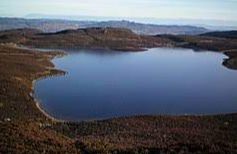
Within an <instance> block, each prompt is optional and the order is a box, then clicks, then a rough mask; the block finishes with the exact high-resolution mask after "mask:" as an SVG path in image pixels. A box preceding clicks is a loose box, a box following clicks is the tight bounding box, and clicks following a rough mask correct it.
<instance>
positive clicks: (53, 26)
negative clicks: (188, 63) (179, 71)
mask: <svg viewBox="0 0 237 154" xmlns="http://www.w3.org/2000/svg"><path fill="white" fill-rule="evenodd" d="M91 27H101V28H105V27H114V28H127V29H131V30H132V31H133V32H135V33H137V34H143V35H157V34H172V35H179V34H185V35H196V34H202V33H205V32H208V31H209V30H207V29H205V28H202V27H195V26H177V25H154V24H142V23H135V22H129V21H125V20H122V21H102V22H98V21H70V20H56V19H23V18H0V31H3V30H9V29H19V28H30V29H39V30H42V31H43V32H57V31H62V30H65V29H78V28H91Z"/></svg>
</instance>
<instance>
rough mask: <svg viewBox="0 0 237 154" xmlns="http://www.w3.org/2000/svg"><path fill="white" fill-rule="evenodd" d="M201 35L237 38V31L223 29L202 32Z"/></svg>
mask: <svg viewBox="0 0 237 154" xmlns="http://www.w3.org/2000/svg"><path fill="white" fill-rule="evenodd" d="M201 36H209V37H220V38H230V39H237V31H223V32H222V31H216V32H209V33H205V34H201Z"/></svg>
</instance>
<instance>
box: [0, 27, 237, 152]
mask: <svg viewBox="0 0 237 154" xmlns="http://www.w3.org/2000/svg"><path fill="white" fill-rule="evenodd" d="M61 33H62V34H48V35H44V36H43V37H50V35H65V34H64V32H61ZM65 33H67V35H68V33H70V31H69V32H68V31H67V32H65ZM82 33H84V31H82ZM93 33H94V32H91V34H93ZM103 33H107V32H103ZM108 33H109V36H110V35H113V36H114V35H116V38H120V37H127V36H126V35H125V36H123V33H121V34H119V36H117V33H115V34H111V33H113V32H108ZM126 33H127V32H124V34H126ZM22 35H23V37H21V38H24V39H25V35H26V33H22ZM30 35H32V36H33V35H34V34H33V33H31V34H30ZM70 35H72V36H73V35H74V34H73V33H72V34H70ZM87 35H88V34H87ZM102 35H103V36H104V34H102ZM28 36H29V35H27V37H28ZM37 37H38V36H37ZM39 37H41V36H39ZM87 37H88V39H89V40H90V39H91V36H90V37H89V36H87ZM87 37H85V38H87ZM93 37H94V35H93ZM136 37H137V36H136V35H135V36H131V37H129V38H128V39H129V40H133V39H135V38H136ZM56 38H58V37H55V41H57V40H56ZM62 38H64V37H63V36H62ZM67 38H68V39H69V37H67ZM98 38H99V40H100V41H101V40H103V39H102V38H101V35H100V34H97V35H96V37H95V38H93V39H98ZM4 39H5V41H6V42H7V43H10V41H7V40H8V39H10V40H11V41H12V40H13V42H14V38H13V37H12V38H10V37H9V36H6V37H5V38H4ZM24 39H23V40H21V39H20V40H19V41H24ZM83 39H84V38H83ZM107 39H112V38H111V37H108V38H107ZM107 39H106V40H107ZM149 39H150V38H149ZM0 40H2V39H0ZM32 40H33V39H32ZM135 40H137V38H136V39H135ZM42 41H43V40H42ZM59 41H63V40H59ZM116 41H117V40H116ZM121 41H122V40H121ZM6 42H5V43H6ZM26 42H27V41H26ZM33 42H34V41H33ZM112 42H113V41H112ZM128 42H129V41H128ZM15 43H16V42H15ZM62 43H63V42H62ZM58 54H60V53H58V52H49V53H48V52H39V51H29V50H26V49H19V48H16V47H12V46H10V45H8V46H7V45H0V72H1V75H0V153H23V152H24V153H56V152H57V153H80V152H81V153H160V152H163V153H178V152H179V153H237V144H236V143H237V134H236V132H237V115H236V114H230V115H217V116H137V117H127V118H115V119H110V120H103V121H92V122H78V123H72V122H68V123H67V122H66V123H64V122H56V121H53V120H51V119H48V118H47V117H46V116H45V115H44V114H43V113H41V112H40V110H39V109H38V108H37V107H36V104H35V103H36V102H35V101H34V98H32V97H31V95H30V94H31V93H32V92H33V89H32V81H33V80H35V79H37V78H40V77H44V76H49V75H54V74H58V73H62V72H61V71H58V70H55V69H53V64H52V63H51V62H50V60H51V59H52V58H53V57H54V56H56V55H58ZM232 54H233V53H229V56H230V55H232Z"/></svg>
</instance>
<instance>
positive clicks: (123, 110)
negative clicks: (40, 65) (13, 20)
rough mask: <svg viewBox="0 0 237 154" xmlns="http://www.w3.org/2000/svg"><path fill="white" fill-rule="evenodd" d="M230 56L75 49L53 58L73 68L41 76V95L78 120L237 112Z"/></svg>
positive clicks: (53, 108)
mask: <svg viewBox="0 0 237 154" xmlns="http://www.w3.org/2000/svg"><path fill="white" fill-rule="evenodd" d="M224 58H226V56H224V55H223V54H221V53H215V52H207V51H206V52H205V51H203V52H194V51H193V50H191V49H173V48H154V49H150V50H148V51H145V52H118V51H92V50H81V51H76V52H72V51H71V52H70V51H69V54H68V55H67V56H64V57H62V58H56V59H54V60H53V63H54V64H55V66H56V68H58V69H61V70H64V71H66V72H67V74H66V75H64V76H55V77H49V78H46V79H42V80H39V81H37V82H36V84H35V97H36V99H37V100H39V102H40V105H41V107H42V108H43V109H44V110H45V111H46V112H47V113H49V114H50V115H52V116H53V117H55V118H59V119H63V120H72V121H80V120H94V119H107V118H114V117H120V116H132V115H186V114H188V115H193V114H194V115H200V114H201V115H202V114H205V115H209V114H222V113H232V112H237V71H235V70H230V69H227V68H225V67H224V66H223V65H222V62H223V59H224Z"/></svg>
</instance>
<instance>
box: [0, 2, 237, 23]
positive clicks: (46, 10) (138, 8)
mask: <svg viewBox="0 0 237 154" xmlns="http://www.w3.org/2000/svg"><path fill="white" fill-rule="evenodd" d="M28 14H47V15H65V16H106V17H124V18H134V17H142V18H157V19H203V20H229V21H236V20H237V0H1V2H0V16H15V17H24V16H26V15H28Z"/></svg>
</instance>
